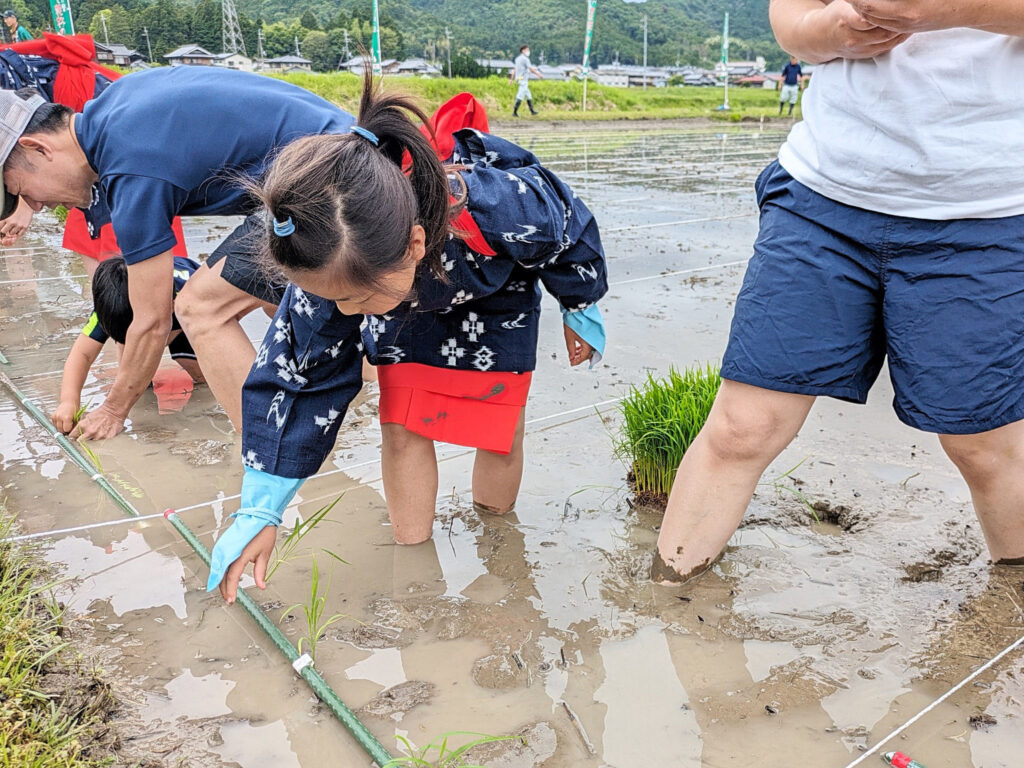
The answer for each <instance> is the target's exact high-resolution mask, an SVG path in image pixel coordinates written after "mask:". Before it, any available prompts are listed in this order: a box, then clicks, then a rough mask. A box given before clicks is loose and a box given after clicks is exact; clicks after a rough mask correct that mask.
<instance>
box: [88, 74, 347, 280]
mask: <svg viewBox="0 0 1024 768" xmlns="http://www.w3.org/2000/svg"><path fill="white" fill-rule="evenodd" d="M354 122H355V119H354V118H353V117H352V115H350V114H348V113H347V112H345V111H344V110H342V109H340V108H338V107H336V106H334V105H333V104H331V103H330V102H328V101H326V100H324V99H321V98H320V97H319V96H314V95H313V94H312V93H310V92H309V91H306V90H304V89H302V88H299V87H298V86H295V85H291V84H289V83H285V82H282V81H280V80H273V79H271V78H268V77H264V76H263V75H255V74H250V73H247V72H235V71H231V70H228V69H219V68H213V67H170V68H161V69H154V70H151V71H148V72H140V73H138V74H133V75H130V76H128V77H122V78H121V79H120V80H117V81H116V82H114V83H113V84H112V85H111V86H110V87H109V88H107V89H106V90H105V91H104V92H103V93H102V94H100V96H99V97H97V98H95V99H93V100H92V101H90V102H89V103H88V104H86V105H85V109H84V111H83V112H82V114H80V115H77V116H76V118H75V133H76V134H77V137H78V143H79V144H80V145H81V147H82V150H83V151H84V152H85V156H86V158H87V159H88V161H89V164H90V165H91V166H92V168H93V170H95V171H96V173H97V174H98V176H99V183H98V184H97V187H96V188H94V190H93V192H94V197H95V198H96V202H97V203H99V204H100V205H98V206H94V208H100V209H102V208H106V209H108V210H109V211H110V214H109V216H110V220H111V221H112V222H113V225H114V231H115V232H117V242H118V245H119V246H120V248H121V253H122V254H123V255H124V260H125V261H126V262H127V263H128V264H136V263H138V262H140V261H144V260H145V259H149V258H152V257H153V256H156V255H158V254H161V253H164V252H165V251H169V250H170V249H171V247H172V246H173V245H174V242H175V240H174V234H173V233H172V232H171V222H172V220H173V219H174V217H175V216H179V215H180V216H201V215H222V216H228V215H237V214H243V213H248V212H249V209H250V208H251V207H252V204H251V201H250V200H249V198H248V197H247V195H246V194H245V192H243V191H242V189H241V188H240V186H239V184H238V181H237V179H238V176H240V175H241V176H245V177H250V178H257V177H259V176H260V175H261V174H262V173H263V171H264V170H265V168H266V166H267V165H268V160H270V159H271V158H272V157H273V154H274V152H275V151H276V150H278V149H280V148H281V147H283V146H284V145H286V144H288V143H289V142H291V141H293V140H295V139H297V138H300V137H302V136H309V135H313V134H322V133H343V132H345V131H347V130H348V129H349V127H350V126H351V125H352V124H353V123H354ZM95 223H96V224H102V223H104V222H95Z"/></svg>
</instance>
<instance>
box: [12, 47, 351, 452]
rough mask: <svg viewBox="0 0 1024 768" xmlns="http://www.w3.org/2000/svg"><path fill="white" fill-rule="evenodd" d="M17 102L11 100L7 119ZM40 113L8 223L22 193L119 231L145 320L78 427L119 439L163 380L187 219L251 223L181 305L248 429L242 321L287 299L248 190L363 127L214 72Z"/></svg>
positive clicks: (297, 96) (289, 89)
mask: <svg viewBox="0 0 1024 768" xmlns="http://www.w3.org/2000/svg"><path fill="white" fill-rule="evenodd" d="M19 96H22V97H23V95H22V94H13V93H10V92H3V93H0V115H2V114H4V113H5V112H6V111H7V109H6V107H7V106H8V105H7V102H8V101H9V100H11V99H18V98H19ZM40 101H41V100H40ZM31 111H32V116H31V118H30V120H29V122H28V125H27V126H24V127H23V128H19V129H18V130H17V131H16V132H14V133H13V135H14V136H20V138H18V139H17V141H16V143H15V144H14V146H13V147H12V148H10V150H9V157H8V155H7V153H5V152H3V151H0V161H3V160H6V162H5V164H4V169H3V182H4V185H5V187H6V200H5V204H4V206H3V207H4V210H3V211H2V212H0V219H2V218H4V216H6V215H7V213H8V212H7V210H6V209H7V208H8V207H9V205H11V201H12V199H13V198H14V196H20V197H21V198H22V199H23V200H24V201H25V202H26V203H28V205H30V206H31V207H32V208H33V209H34V210H40V209H41V208H42V207H43V206H48V207H55V206H57V205H66V206H69V207H70V206H77V207H79V208H82V209H85V210H86V215H87V218H88V219H89V221H90V225H91V226H92V227H94V228H95V230H96V231H98V230H99V227H100V226H102V225H103V224H104V223H106V222H107V221H111V222H112V223H113V226H114V232H115V234H116V235H117V240H118V245H119V246H120V249H121V252H122V254H123V255H124V260H125V262H126V263H127V264H128V286H129V295H130V297H131V304H132V310H133V320H132V324H131V327H130V329H129V331H128V334H127V336H126V339H125V350H124V355H123V357H122V361H121V365H120V366H119V368H118V373H117V377H116V378H115V380H114V384H113V386H112V387H111V390H110V392H109V394H108V395H107V397H106V400H105V401H104V403H103V405H102V406H101V407H100V408H98V409H96V410H95V411H93V412H91V413H89V414H88V415H86V416H85V418H83V419H82V420H81V421H80V422H79V425H78V429H76V435H77V434H79V430H80V433H81V434H82V435H84V436H85V437H87V438H106V437H113V436H114V435H116V434H118V433H119V432H120V431H121V430H122V429H123V428H124V422H125V419H126V418H127V416H128V412H129V410H130V409H131V407H132V405H134V403H135V402H136V401H137V400H138V398H139V396H140V395H141V394H142V393H143V392H144V391H145V389H146V386H147V385H148V384H149V382H150V381H151V380H152V377H153V373H154V372H155V371H156V369H157V366H158V364H159V361H160V356H161V354H162V352H163V349H164V346H165V345H166V343H167V334H168V331H169V330H170V318H171V315H172V312H171V301H172V297H173V295H174V294H173V290H172V280H173V272H174V269H173V256H172V254H171V248H172V247H173V246H174V242H175V240H174V235H173V233H172V231H171V222H172V221H173V219H174V217H175V216H189V215H195V216H237V215H246V216H248V218H246V220H245V221H244V222H243V223H242V224H241V225H240V226H239V227H238V228H237V229H236V230H235V231H234V232H233V233H232V234H231V235H229V236H228V238H227V239H226V240H225V241H224V242H223V243H221V245H220V246H219V247H218V248H217V249H216V250H215V251H214V252H213V254H212V255H211V256H210V258H209V259H208V260H207V263H206V264H204V265H203V266H202V267H201V268H200V269H199V270H197V272H196V274H195V275H194V276H193V277H192V278H191V279H190V280H189V281H188V284H187V286H186V287H185V289H184V290H183V291H182V293H181V295H180V296H179V297H178V299H177V301H176V302H175V304H174V311H175V313H176V314H177V316H178V318H179V320H180V321H181V324H182V327H183V329H184V330H185V333H186V335H187V336H188V338H189V340H190V341H191V342H192V345H193V347H194V348H195V350H196V354H197V356H198V359H199V364H200V365H201V366H202V368H203V370H204V372H205V374H206V378H207V381H208V383H209V385H210V388H211V390H212V391H213V393H214V395H215V396H216V397H217V399H218V401H219V402H220V404H221V405H222V407H223V408H224V410H225V411H226V412H227V414H228V416H229V417H230V418H231V420H232V422H233V423H234V425H235V427H236V429H238V428H240V427H241V392H242V383H243V381H244V380H245V376H246V374H247V373H248V371H249V368H250V367H251V366H252V362H253V360H254V359H255V357H256V351H255V349H254V348H253V346H252V344H251V343H250V342H249V339H248V337H247V336H246V334H245V332H244V331H243V330H242V327H241V325H240V322H239V321H240V320H241V318H242V317H243V316H245V315H247V314H248V313H249V312H251V311H253V310H256V309H260V308H262V309H264V310H265V311H267V312H268V313H270V314H272V313H273V311H274V310H276V307H277V303H278V302H279V300H280V298H281V294H282V292H283V286H280V285H274V284H273V283H272V282H271V280H270V279H269V278H268V277H267V276H266V275H265V274H264V272H263V271H262V270H261V269H260V268H259V265H258V264H257V262H256V258H255V254H254V253H252V249H253V245H252V243H253V241H254V238H251V237H247V234H248V233H250V232H252V231H253V229H255V228H256V227H261V226H265V223H264V222H263V221H262V219H260V218H258V217H256V216H252V215H250V214H252V211H253V206H252V203H251V201H250V199H249V197H248V195H247V193H246V192H245V191H244V189H243V184H242V182H244V181H245V180H247V179H248V180H252V179H257V178H259V176H260V175H261V174H262V173H263V171H264V169H265V168H266V166H267V165H268V160H269V159H270V157H271V156H272V155H273V153H274V152H275V151H276V150H277V149H279V148H280V147H282V146H284V145H285V144H288V143H289V142H291V141H293V140H295V139H297V138H300V137H302V136H308V135H312V134H321V133H342V132H346V131H348V129H349V127H350V126H351V125H352V124H353V123H354V119H353V118H352V116H351V115H349V114H348V113H346V112H344V111H342V110H341V109H339V108H337V107H335V106H334V105H333V104H331V103H329V102H327V101H325V100H324V99H321V98H319V97H318V96H314V95H313V94H311V93H309V92H308V91H305V90H303V89H301V88H298V87H296V86H293V85H290V84H288V83H284V82H281V81H278V80H272V79H270V78H266V77H262V76H260V75H253V74H248V73H244V72H235V71H230V70H221V69H212V68H207V67H174V68H166V69H156V70H152V71H149V72H143V73H139V74H134V75H131V76H130V77H124V78H121V79H120V80H118V81H116V82H114V83H113V84H112V85H111V86H110V87H109V88H107V90H106V91H104V92H103V93H102V94H101V95H100V96H99V97H97V98H96V99H93V100H92V101H90V102H89V103H88V104H87V105H86V106H85V109H84V111H83V112H81V113H78V114H76V113H73V112H71V110H69V109H67V108H66V107H62V106H60V105H57V104H46V103H33V106H32V108H31ZM0 127H6V126H0ZM2 149H3V146H0V150H2ZM15 202H16V201H15Z"/></svg>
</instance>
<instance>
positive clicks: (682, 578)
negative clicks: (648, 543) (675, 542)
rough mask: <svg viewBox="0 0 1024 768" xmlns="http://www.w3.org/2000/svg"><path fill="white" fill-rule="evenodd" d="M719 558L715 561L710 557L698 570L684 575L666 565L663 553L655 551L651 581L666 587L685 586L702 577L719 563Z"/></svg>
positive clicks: (694, 569) (695, 569)
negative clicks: (688, 582)
mask: <svg viewBox="0 0 1024 768" xmlns="http://www.w3.org/2000/svg"><path fill="white" fill-rule="evenodd" d="M719 557H721V555H719V556H718V557H716V558H713V559H712V558H710V557H709V558H707V559H706V560H704V562H702V563H701V564H700V565H698V566H697V567H696V568H693V569H692V570H691V571H690V572H689V573H685V574H683V573H680V572H679V571H677V570H676V569H675V568H673V567H672V566H671V565H669V564H668V563H666V562H665V558H663V557H662V556H661V552H659V551H657V550H655V551H654V562H653V563H651V581H653V582H654V583H655V584H660V585H662V586H666V587H669V586H674V585H678V584H684V583H686V582H687V581H689V580H690V579H694V578H696V577H697V576H700V575H701V574H702V573H704V572H705V571H707V570H708V569H709V568H711V566H712V565H714V564H715V563H716V562H718V559H719Z"/></svg>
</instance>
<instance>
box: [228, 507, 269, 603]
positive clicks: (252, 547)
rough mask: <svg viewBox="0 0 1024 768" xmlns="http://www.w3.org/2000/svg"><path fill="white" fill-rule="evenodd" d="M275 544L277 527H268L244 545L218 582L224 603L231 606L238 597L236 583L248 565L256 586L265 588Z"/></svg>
mask: <svg viewBox="0 0 1024 768" xmlns="http://www.w3.org/2000/svg"><path fill="white" fill-rule="evenodd" d="M276 542H277V526H276V525H268V526H266V527H265V528H264V529H263V530H262V531H260V532H259V533H257V534H256V537H255V538H254V539H253V540H252V541H250V542H249V543H248V544H246V545H245V549H243V550H242V554H241V555H239V556H238V559H237V560H235V562H233V563H232V564H231V565H229V566H228V570H227V572H226V573H225V574H224V578H223V579H221V581H220V594H221V597H223V598H224V602H226V603H227V604H228V605H231V604H232V603H233V602H235V597H236V596H237V595H238V581H239V580H240V579H241V578H242V574H243V573H245V568H246V566H247V565H249V563H253V564H254V565H253V568H252V575H253V578H254V579H256V586H257V587H259V588H260V589H266V588H267V566H268V565H269V564H270V556H271V555H272V554H273V553H274V544H275V543H276Z"/></svg>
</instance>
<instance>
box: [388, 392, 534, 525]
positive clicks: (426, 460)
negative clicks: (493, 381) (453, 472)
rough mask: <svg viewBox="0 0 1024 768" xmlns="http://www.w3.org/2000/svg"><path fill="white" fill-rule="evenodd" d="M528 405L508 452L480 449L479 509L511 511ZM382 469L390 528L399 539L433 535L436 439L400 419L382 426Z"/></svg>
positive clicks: (476, 485) (477, 469)
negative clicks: (417, 431)
mask: <svg viewBox="0 0 1024 768" xmlns="http://www.w3.org/2000/svg"><path fill="white" fill-rule="evenodd" d="M525 419H526V417H525V410H524V413H523V414H521V415H520V416H519V424H518V426H517V427H516V435H515V438H514V440H513V442H512V451H511V452H510V453H509V454H507V455H506V454H500V453H492V452H491V451H484V450H478V451H477V452H476V462H475V464H474V465H473V508H474V509H475V510H476V511H477V512H478V513H481V512H482V513H487V514H492V515H503V514H507V513H508V512H511V511H512V510H513V508H514V507H515V504H516V496H518V495H519V484H520V482H521V481H522V478H523V431H524V429H525V424H526V421H525ZM381 470H382V474H383V479H384V497H385V499H387V503H388V516H389V517H390V518H391V529H392V532H393V534H394V537H395V541H396V542H397V543H398V544H419V543H421V542H424V541H426V540H427V539H429V538H430V535H431V532H432V531H433V528H434V509H435V506H436V504H437V482H438V481H437V455H436V454H435V453H434V441H433V440H431V439H430V438H427V437H423V436H422V435H417V434H416V433H414V432H410V431H409V430H407V429H406V428H405V427H403V426H402V425H400V424H382V425H381Z"/></svg>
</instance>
